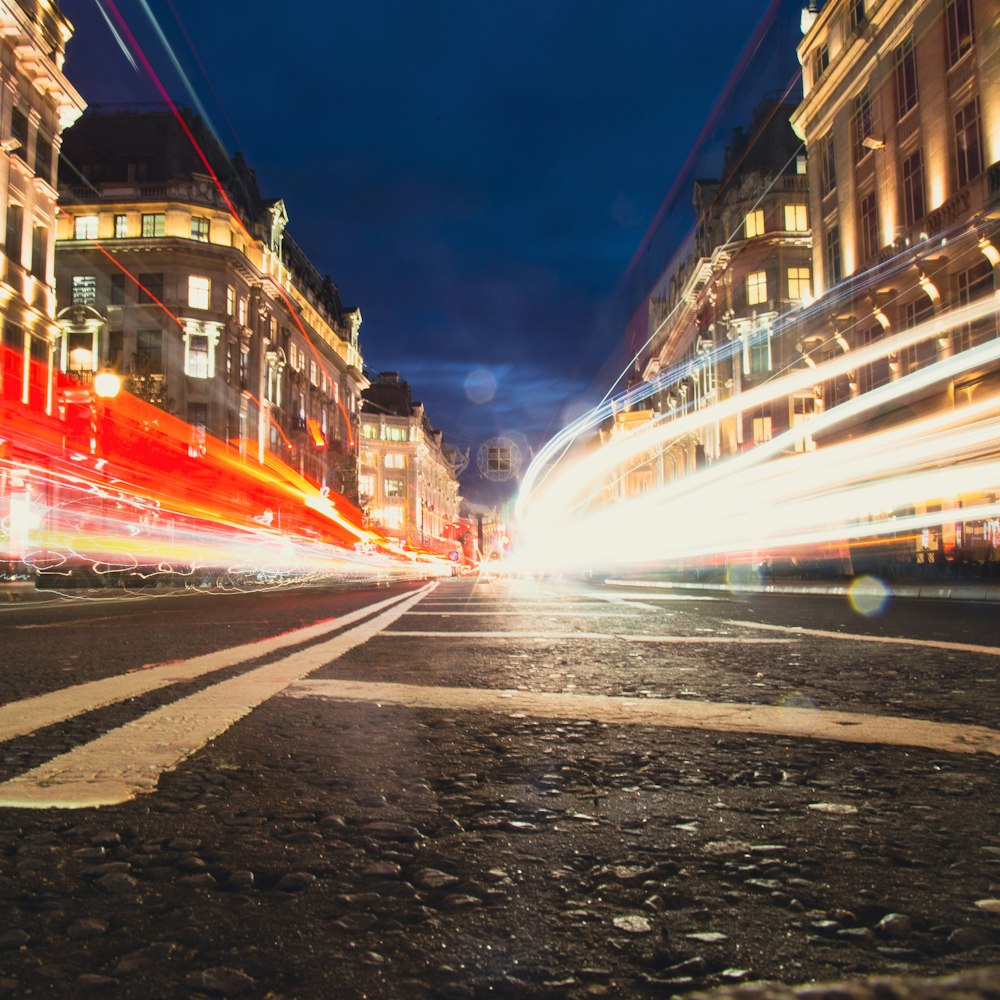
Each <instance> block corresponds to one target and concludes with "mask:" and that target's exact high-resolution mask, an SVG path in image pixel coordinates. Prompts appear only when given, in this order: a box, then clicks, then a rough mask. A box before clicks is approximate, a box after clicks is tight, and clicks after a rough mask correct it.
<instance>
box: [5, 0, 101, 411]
mask: <svg viewBox="0 0 1000 1000" xmlns="http://www.w3.org/2000/svg"><path fill="white" fill-rule="evenodd" d="M71 35H72V26H71V25H70V23H69V22H68V21H67V20H66V19H65V17H63V15H62V14H61V13H60V12H59V9H58V7H56V6H55V4H48V3H42V2H36V0H0V66H2V74H3V88H2V91H0V195H2V197H3V205H4V206H5V208H4V212H3V216H2V219H3V226H4V231H3V251H4V261H3V274H2V276H0V315H2V319H3V353H4V358H3V387H2V397H3V399H4V400H5V401H8V402H11V403H18V404H20V405H22V406H25V407H28V408H30V409H31V410H32V411H34V412H35V413H36V414H37V413H44V414H46V415H47V416H52V415H53V413H54V410H55V407H56V403H55V399H54V382H53V377H52V373H53V351H54V348H55V346H56V344H57V343H58V338H59V328H58V326H57V325H56V322H55V317H56V298H55V271H54V263H53V258H54V248H55V218H56V162H57V160H58V156H59V147H60V144H61V141H62V133H63V130H64V129H66V128H68V127H69V126H70V125H72V124H73V122H74V121H75V120H76V119H77V117H78V116H79V115H80V114H81V113H82V112H83V109H84V103H83V99H82V98H81V97H80V95H79V94H78V93H77V92H76V91H75V90H74V89H73V87H72V85H71V84H70V83H69V81H68V80H67V79H66V77H65V75H64V74H63V71H62V68H63V61H64V58H65V51H66V44H67V42H68V41H69V39H70V37H71Z"/></svg>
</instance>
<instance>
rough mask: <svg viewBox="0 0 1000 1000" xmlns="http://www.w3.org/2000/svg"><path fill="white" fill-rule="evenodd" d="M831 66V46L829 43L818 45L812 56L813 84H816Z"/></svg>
mask: <svg viewBox="0 0 1000 1000" xmlns="http://www.w3.org/2000/svg"><path fill="white" fill-rule="evenodd" d="M829 67H830V46H829V45H827V44H825V43H824V44H823V45H818V46H817V47H816V49H815V50H814V51H813V57H812V70H813V86H815V85H816V81H817V80H819V79H820V77H821V76H822V75H823V74H824V73H825V72H826V71H827V69H829Z"/></svg>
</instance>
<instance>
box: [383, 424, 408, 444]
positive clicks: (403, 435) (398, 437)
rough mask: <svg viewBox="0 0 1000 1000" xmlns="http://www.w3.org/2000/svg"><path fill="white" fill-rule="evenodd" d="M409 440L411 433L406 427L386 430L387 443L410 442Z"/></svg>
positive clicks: (387, 428)
mask: <svg viewBox="0 0 1000 1000" xmlns="http://www.w3.org/2000/svg"><path fill="white" fill-rule="evenodd" d="M409 438H410V435H409V431H408V430H407V428H406V427H386V429H385V439H386V441H408V440H409Z"/></svg>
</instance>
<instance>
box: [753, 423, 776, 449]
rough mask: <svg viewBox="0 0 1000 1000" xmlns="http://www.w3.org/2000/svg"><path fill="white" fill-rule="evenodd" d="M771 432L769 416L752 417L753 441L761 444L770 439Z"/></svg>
mask: <svg viewBox="0 0 1000 1000" xmlns="http://www.w3.org/2000/svg"><path fill="white" fill-rule="evenodd" d="M772 436H773V435H772V433H771V418H770V417H754V418H753V443H754V444H763V443H764V442H765V441H770V440H771V438H772Z"/></svg>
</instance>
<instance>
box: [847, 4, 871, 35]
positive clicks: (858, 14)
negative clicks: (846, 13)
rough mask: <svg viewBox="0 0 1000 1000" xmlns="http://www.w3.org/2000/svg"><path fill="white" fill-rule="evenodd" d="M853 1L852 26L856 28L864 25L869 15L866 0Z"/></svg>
mask: <svg viewBox="0 0 1000 1000" xmlns="http://www.w3.org/2000/svg"><path fill="white" fill-rule="evenodd" d="M850 3H851V27H852V28H853V29H855V30H857V29H858V28H861V27H864V24H865V21H866V20H867V15H866V14H865V0H850Z"/></svg>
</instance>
